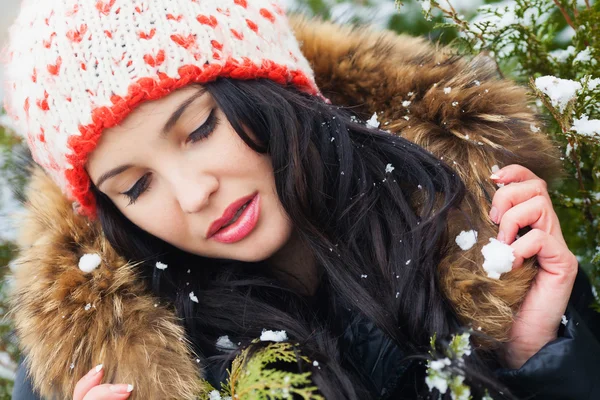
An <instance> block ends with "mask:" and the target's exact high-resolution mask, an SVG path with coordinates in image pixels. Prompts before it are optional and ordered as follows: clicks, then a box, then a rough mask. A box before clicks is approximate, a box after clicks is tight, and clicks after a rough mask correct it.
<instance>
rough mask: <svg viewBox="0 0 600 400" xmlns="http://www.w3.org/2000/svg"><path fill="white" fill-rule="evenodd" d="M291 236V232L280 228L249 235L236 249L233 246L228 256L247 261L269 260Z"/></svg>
mask: <svg viewBox="0 0 600 400" xmlns="http://www.w3.org/2000/svg"><path fill="white" fill-rule="evenodd" d="M257 233H258V232H257ZM290 236H291V233H290V232H285V231H283V230H278V231H277V232H268V233H266V234H264V235H260V236H257V237H256V238H252V237H248V238H247V239H246V240H243V241H241V242H239V243H237V245H238V246H236V248H235V249H234V248H233V247H232V249H231V250H232V251H231V253H230V254H229V256H228V257H229V258H234V259H236V260H239V261H245V262H259V261H264V260H267V259H269V258H271V257H272V256H273V255H274V254H275V253H277V252H278V251H279V250H280V249H281V248H282V247H284V246H285V244H286V243H287V241H288V240H289V238H290ZM244 242H245V243H244ZM233 246H235V244H234V245H233Z"/></svg>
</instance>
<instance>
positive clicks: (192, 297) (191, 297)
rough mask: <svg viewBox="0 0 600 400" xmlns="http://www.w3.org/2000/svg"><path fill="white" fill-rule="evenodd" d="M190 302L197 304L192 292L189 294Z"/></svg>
mask: <svg viewBox="0 0 600 400" xmlns="http://www.w3.org/2000/svg"><path fill="white" fill-rule="evenodd" d="M190 300H191V301H193V302H194V303H198V298H197V297H196V296H195V295H194V292H190Z"/></svg>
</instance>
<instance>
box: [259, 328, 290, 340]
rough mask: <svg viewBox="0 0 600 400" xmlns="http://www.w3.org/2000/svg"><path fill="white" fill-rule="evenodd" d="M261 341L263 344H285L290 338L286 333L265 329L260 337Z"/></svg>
mask: <svg viewBox="0 0 600 400" xmlns="http://www.w3.org/2000/svg"><path fill="white" fill-rule="evenodd" d="M260 340H262V341H263V342H266V341H271V342H283V341H285V340H288V336H287V332H286V331H270V330H267V329H263V331H262V333H261V335H260Z"/></svg>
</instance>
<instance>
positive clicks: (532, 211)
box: [497, 196, 564, 244]
mask: <svg viewBox="0 0 600 400" xmlns="http://www.w3.org/2000/svg"><path fill="white" fill-rule="evenodd" d="M526 226H530V227H531V228H532V229H539V230H541V231H543V232H545V233H547V234H549V235H551V236H553V237H554V238H555V239H556V240H558V241H559V242H561V243H564V238H563V235H562V231H561V229H560V222H559V220H558V216H557V215H556V213H555V212H554V209H553V208H552V202H551V200H550V198H548V197H545V196H535V197H534V198H531V199H529V200H527V201H525V202H523V203H520V204H517V205H516V206H514V207H512V208H510V209H509V210H508V211H506V213H504V215H503V216H502V219H501V220H500V226H499V227H498V237H497V239H498V240H500V241H502V242H504V243H507V244H511V243H512V242H513V241H514V240H515V237H516V235H517V232H519V229H522V228H525V227H526Z"/></svg>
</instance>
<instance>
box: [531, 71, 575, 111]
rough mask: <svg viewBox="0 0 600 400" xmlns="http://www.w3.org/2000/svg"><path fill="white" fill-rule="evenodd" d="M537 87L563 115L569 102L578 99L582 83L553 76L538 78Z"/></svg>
mask: <svg viewBox="0 0 600 400" xmlns="http://www.w3.org/2000/svg"><path fill="white" fill-rule="evenodd" d="M535 86H536V87H537V88H538V89H539V90H540V91H541V92H542V93H544V94H545V95H546V96H548V97H549V98H550V102H551V103H552V105H553V106H554V107H558V109H559V111H560V112H561V113H562V112H564V110H565V107H566V106H567V104H568V103H569V101H571V100H573V99H574V98H575V97H577V92H578V91H579V90H581V83H579V82H575V81H572V80H570V79H560V78H557V77H555V76H551V75H546V76H542V77H539V78H537V79H536V80H535Z"/></svg>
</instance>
